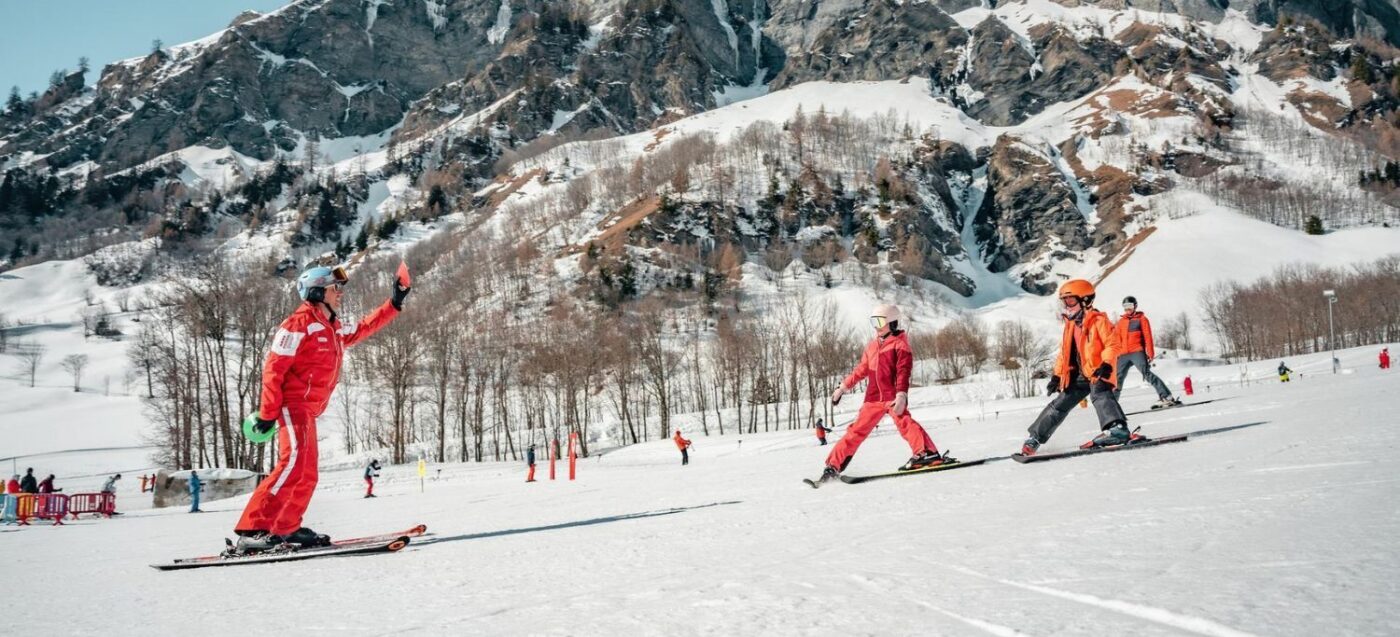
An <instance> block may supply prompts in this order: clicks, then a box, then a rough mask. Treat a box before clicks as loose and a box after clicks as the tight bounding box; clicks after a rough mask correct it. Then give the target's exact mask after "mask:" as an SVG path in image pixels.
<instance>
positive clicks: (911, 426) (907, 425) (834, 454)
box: [826, 402, 938, 471]
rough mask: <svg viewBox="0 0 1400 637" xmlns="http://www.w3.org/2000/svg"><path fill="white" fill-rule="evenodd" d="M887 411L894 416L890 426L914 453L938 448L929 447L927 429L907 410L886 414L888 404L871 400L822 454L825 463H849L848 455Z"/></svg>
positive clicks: (838, 466) (843, 465) (838, 465)
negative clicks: (838, 438) (834, 443)
mask: <svg viewBox="0 0 1400 637" xmlns="http://www.w3.org/2000/svg"><path fill="white" fill-rule="evenodd" d="M885 414H889V415H890V417H891V418H893V419H894V426H895V428H896V429H898V430H899V435H901V436H904V440H905V441H906V442H908V443H909V449H911V450H912V451H913V452H914V454H915V455H918V454H920V453H923V452H925V451H928V452H933V453H937V452H938V447H935V446H933V440H931V439H929V437H928V432H926V431H924V428H923V426H921V425H920V424H919V423H918V422H916V421H915V420H914V418H913V417H912V416H910V415H909V410H908V409H905V410H904V413H902V414H900V415H898V416H896V415H894V414H892V413H890V403H883V402H872V403H865V404H863V405H861V406H860V413H859V414H857V415H856V421H855V422H854V423H851V426H850V427H847V428H846V435H844V436H841V440H839V441H837V443H836V445H835V446H833V447H832V448H831V454H830V455H828V456H827V457H826V466H828V467H832V468H834V469H836V470H837V471H841V470H843V469H845V468H846V465H847V464H850V462H851V457H853V456H855V455H856V449H859V448H860V443H862V442H865V439H866V437H868V436H869V435H870V432H871V431H874V430H875V426H876V425H878V424H880V420H881V419H883V418H884V417H885Z"/></svg>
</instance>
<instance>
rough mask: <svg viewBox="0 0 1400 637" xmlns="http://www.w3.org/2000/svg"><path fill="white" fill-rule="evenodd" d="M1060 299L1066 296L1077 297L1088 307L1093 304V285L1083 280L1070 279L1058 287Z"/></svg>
mask: <svg viewBox="0 0 1400 637" xmlns="http://www.w3.org/2000/svg"><path fill="white" fill-rule="evenodd" d="M1058 296H1059V297H1060V298H1062V299H1063V298H1065V297H1067V296H1074V297H1079V300H1080V302H1081V303H1084V304H1085V305H1088V304H1090V303H1093V302H1094V284H1093V283H1090V282H1088V281H1085V280H1084V279H1070V280H1068V281H1065V283H1064V285H1061V286H1060V293H1059V295H1058Z"/></svg>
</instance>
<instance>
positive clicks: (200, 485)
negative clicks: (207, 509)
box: [189, 471, 204, 513]
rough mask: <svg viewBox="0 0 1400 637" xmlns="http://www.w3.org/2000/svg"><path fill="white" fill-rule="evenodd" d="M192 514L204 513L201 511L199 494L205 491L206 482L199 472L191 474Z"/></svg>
mask: <svg viewBox="0 0 1400 637" xmlns="http://www.w3.org/2000/svg"><path fill="white" fill-rule="evenodd" d="M189 486H190V513H204V511H201V510H200V509H199V494H200V493H201V492H203V491H204V482H203V481H201V480H200V479H199V472H198V471H191V472H190V485H189Z"/></svg>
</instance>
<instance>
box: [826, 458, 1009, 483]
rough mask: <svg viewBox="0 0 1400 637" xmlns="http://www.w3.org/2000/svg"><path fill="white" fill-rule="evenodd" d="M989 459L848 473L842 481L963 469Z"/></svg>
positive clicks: (858, 481) (848, 481)
mask: <svg viewBox="0 0 1400 637" xmlns="http://www.w3.org/2000/svg"><path fill="white" fill-rule="evenodd" d="M987 460H988V458H979V459H977V460H959V461H955V462H949V463H947V464H940V465H935V466H932V467H924V468H922V469H911V470H909V471H891V472H889V473H876V474H871V475H865V476H846V475H843V476H841V481H842V482H844V483H846V484H860V483H862V482H870V481H871V480H883V479H885V478H898V477H900V476H914V475H920V474H925V473H935V472H938V471H952V470H953V469H961V468H963V467H975V466H977V465H979V464H982V463H985V462H986V461H987Z"/></svg>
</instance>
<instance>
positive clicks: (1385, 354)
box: [1381, 347, 1390, 369]
mask: <svg viewBox="0 0 1400 637" xmlns="http://www.w3.org/2000/svg"><path fill="white" fill-rule="evenodd" d="M1381 369H1390V348H1389V347H1382V348H1381Z"/></svg>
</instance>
